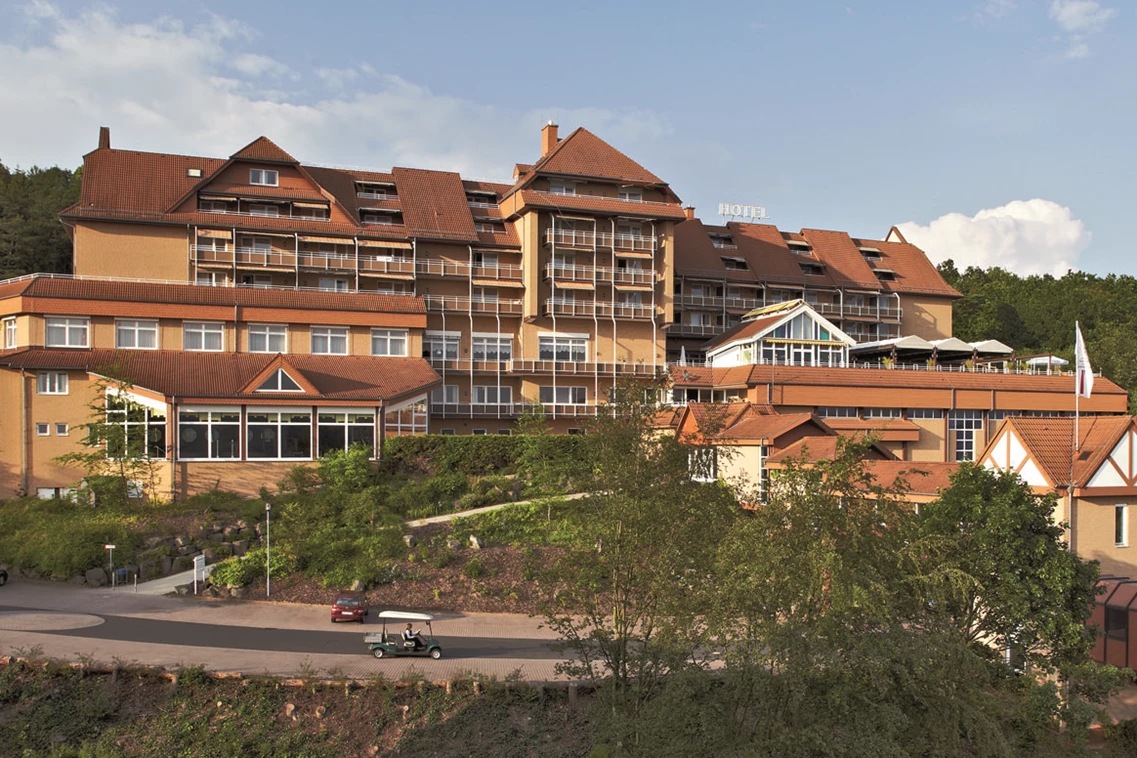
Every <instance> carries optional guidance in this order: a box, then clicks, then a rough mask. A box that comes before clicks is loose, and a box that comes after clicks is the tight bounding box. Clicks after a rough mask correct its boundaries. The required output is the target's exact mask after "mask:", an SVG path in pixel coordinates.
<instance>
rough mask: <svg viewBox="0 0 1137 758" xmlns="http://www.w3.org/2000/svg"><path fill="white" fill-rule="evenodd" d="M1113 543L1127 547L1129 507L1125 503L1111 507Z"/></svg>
mask: <svg viewBox="0 0 1137 758" xmlns="http://www.w3.org/2000/svg"><path fill="white" fill-rule="evenodd" d="M1113 544H1114V545H1115V546H1116V547H1129V509H1128V507H1127V506H1125V505H1115V506H1114V507H1113Z"/></svg>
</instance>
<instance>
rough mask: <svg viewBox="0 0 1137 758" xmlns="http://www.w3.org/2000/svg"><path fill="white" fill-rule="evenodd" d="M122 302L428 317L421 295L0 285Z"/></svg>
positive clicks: (13, 290) (14, 292)
mask: <svg viewBox="0 0 1137 758" xmlns="http://www.w3.org/2000/svg"><path fill="white" fill-rule="evenodd" d="M16 296H23V297H24V298H37V297H40V298H51V299H75V300H120V301H124V302H132V303H169V304H185V305H224V306H257V307H262V308H289V309H301V310H328V311H364V312H381V313H415V314H418V313H426V306H425V305H424V302H423V299H422V298H421V297H412V296H410V295H386V294H379V293H370V292H358V293H357V292H314V291H311V290H288V289H268V288H260V287H206V286H201V285H196V284H165V283H159V282H132V281H129V280H113V281H107V280H99V279H82V278H72V277H53V276H50V275H43V276H36V277H32V278H27V279H22V280H21V281H14V282H10V283H0V299H4V298H7V297H16Z"/></svg>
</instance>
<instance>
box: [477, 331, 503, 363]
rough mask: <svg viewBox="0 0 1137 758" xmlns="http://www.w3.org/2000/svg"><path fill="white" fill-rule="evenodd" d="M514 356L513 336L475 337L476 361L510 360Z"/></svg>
mask: <svg viewBox="0 0 1137 758" xmlns="http://www.w3.org/2000/svg"><path fill="white" fill-rule="evenodd" d="M512 358H513V338H512V337H508V336H498V337H474V360H475V361H508V360H511V359H512Z"/></svg>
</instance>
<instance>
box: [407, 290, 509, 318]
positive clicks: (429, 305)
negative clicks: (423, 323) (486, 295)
mask: <svg viewBox="0 0 1137 758" xmlns="http://www.w3.org/2000/svg"><path fill="white" fill-rule="evenodd" d="M422 299H423V300H424V301H426V309H427V310H428V311H430V312H433V313H437V312H441V311H447V312H455V313H498V314H501V315H503V316H520V315H521V301H520V300H486V299H478V298H470V297H466V296H464V295H459V296H454V295H423V296H422Z"/></svg>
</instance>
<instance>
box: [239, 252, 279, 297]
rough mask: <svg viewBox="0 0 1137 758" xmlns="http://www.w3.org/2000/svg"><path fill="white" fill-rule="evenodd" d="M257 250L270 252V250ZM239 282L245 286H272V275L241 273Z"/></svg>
mask: <svg viewBox="0 0 1137 758" xmlns="http://www.w3.org/2000/svg"><path fill="white" fill-rule="evenodd" d="M258 252H272V250H271V249H270V250H261V251H258ZM241 284H242V286H245V287H261V288H267V287H271V286H272V277H271V276H269V275H268V274H241Z"/></svg>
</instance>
